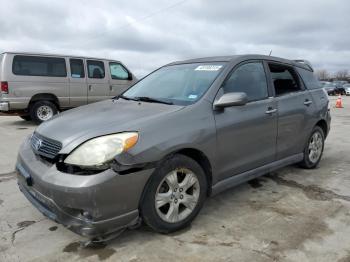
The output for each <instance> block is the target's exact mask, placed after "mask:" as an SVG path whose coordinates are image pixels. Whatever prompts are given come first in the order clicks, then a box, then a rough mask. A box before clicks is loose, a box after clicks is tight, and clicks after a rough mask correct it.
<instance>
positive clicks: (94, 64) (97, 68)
mask: <svg viewBox="0 0 350 262" xmlns="http://www.w3.org/2000/svg"><path fill="white" fill-rule="evenodd" d="M87 67H88V76H89V78H97V79H101V78H105V66H104V63H103V62H102V61H96V60H88V61H87Z"/></svg>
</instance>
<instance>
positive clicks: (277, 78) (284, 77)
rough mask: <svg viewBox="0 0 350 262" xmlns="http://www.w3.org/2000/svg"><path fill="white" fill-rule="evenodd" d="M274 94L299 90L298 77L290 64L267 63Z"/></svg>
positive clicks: (278, 94) (279, 94)
mask: <svg viewBox="0 0 350 262" xmlns="http://www.w3.org/2000/svg"><path fill="white" fill-rule="evenodd" d="M269 69H270V73H271V78H272V82H273V85H274V87H275V93H276V96H281V95H285V94H289V93H293V92H298V91H301V86H300V82H299V78H298V76H297V74H296V73H295V71H294V69H293V68H292V67H290V66H286V65H280V64H272V63H271V64H269Z"/></svg>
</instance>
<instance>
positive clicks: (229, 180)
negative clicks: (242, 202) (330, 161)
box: [211, 153, 304, 196]
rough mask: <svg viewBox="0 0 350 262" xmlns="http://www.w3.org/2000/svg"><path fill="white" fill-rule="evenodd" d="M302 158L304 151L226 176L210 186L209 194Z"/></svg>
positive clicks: (214, 193) (216, 192)
mask: <svg viewBox="0 0 350 262" xmlns="http://www.w3.org/2000/svg"><path fill="white" fill-rule="evenodd" d="M303 158H304V153H300V154H296V155H293V156H289V157H286V158H284V159H281V160H278V161H275V162H272V163H270V164H267V165H264V166H261V167H258V168H255V169H252V170H249V171H246V172H244V173H241V174H238V175H235V176H232V177H229V178H226V179H225V180H222V181H220V182H218V183H216V184H215V185H214V186H213V187H212V193H211V195H212V196H213V195H216V194H218V193H220V192H222V191H225V190H227V189H229V188H231V187H234V186H237V185H239V184H242V183H244V182H247V181H249V180H251V179H254V178H257V177H259V176H262V175H265V174H267V173H269V172H272V171H275V170H277V169H279V168H282V167H285V166H288V165H291V164H295V163H298V162H300V161H302V160H303Z"/></svg>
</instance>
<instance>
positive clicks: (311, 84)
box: [297, 67, 322, 89]
mask: <svg viewBox="0 0 350 262" xmlns="http://www.w3.org/2000/svg"><path fill="white" fill-rule="evenodd" d="M297 71H298V73H299V74H300V76H301V78H302V79H303V81H304V84H305V85H306V87H307V88H308V89H317V88H321V87H322V86H321V84H320V82H319V81H318V80H317V79H316V78H315V76H314V74H313V73H312V72H311V71H309V70H306V69H303V68H299V67H297Z"/></svg>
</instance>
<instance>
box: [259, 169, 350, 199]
mask: <svg viewBox="0 0 350 262" xmlns="http://www.w3.org/2000/svg"><path fill="white" fill-rule="evenodd" d="M266 177H268V178H270V179H271V180H272V181H274V182H275V183H277V184H279V185H284V186H288V187H292V188H297V189H300V190H302V191H303V193H304V194H305V195H306V196H307V197H308V198H309V199H312V200H318V201H330V200H333V199H341V200H344V201H349V202H350V196H344V195H339V194H337V193H335V192H333V191H332V190H329V189H324V188H322V187H319V186H316V185H307V186H306V185H303V184H300V183H298V182H296V181H294V180H287V179H284V178H282V177H281V176H278V175H273V174H270V175H267V176H266Z"/></svg>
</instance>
